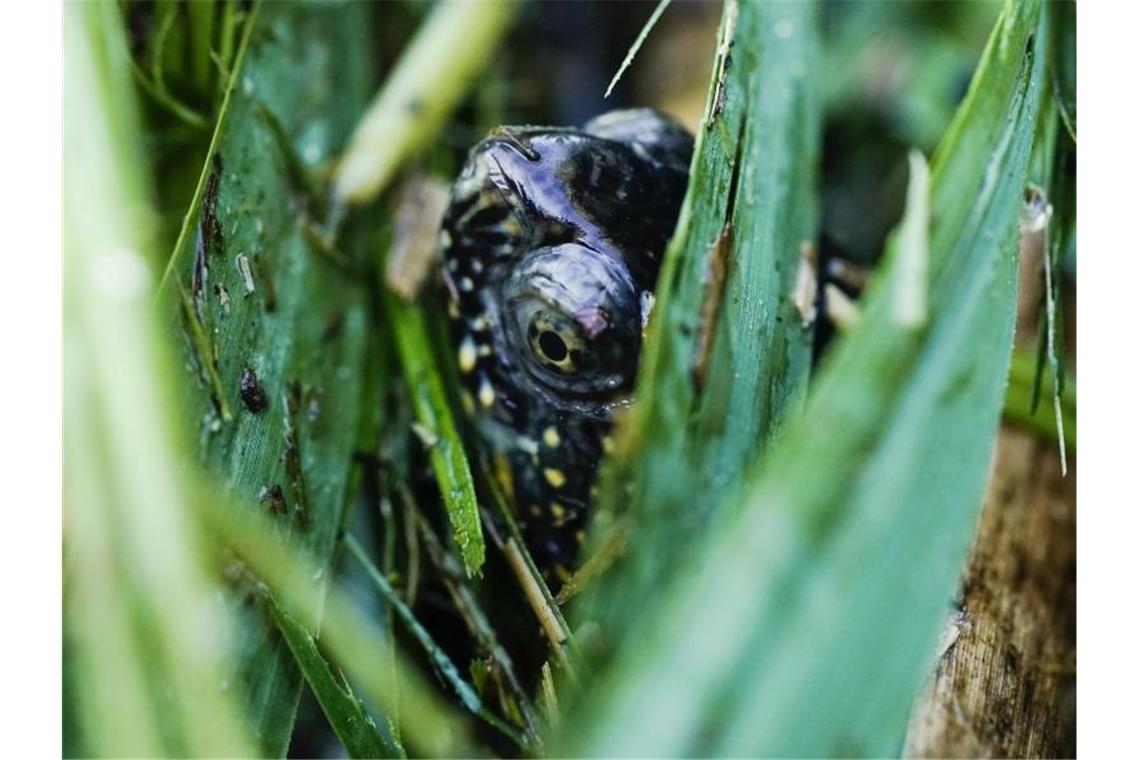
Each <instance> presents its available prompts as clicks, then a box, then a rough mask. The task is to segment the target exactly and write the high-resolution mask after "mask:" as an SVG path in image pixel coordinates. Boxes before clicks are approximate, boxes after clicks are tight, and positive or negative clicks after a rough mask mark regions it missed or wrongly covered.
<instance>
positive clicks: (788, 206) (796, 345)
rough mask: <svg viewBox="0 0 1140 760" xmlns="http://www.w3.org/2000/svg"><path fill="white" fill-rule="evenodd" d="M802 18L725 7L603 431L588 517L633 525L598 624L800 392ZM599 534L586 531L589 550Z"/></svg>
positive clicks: (687, 529)
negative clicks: (606, 446) (628, 395)
mask: <svg viewBox="0 0 1140 760" xmlns="http://www.w3.org/2000/svg"><path fill="white" fill-rule="evenodd" d="M815 27H816V6H815V4H814V3H810V2H786V3H751V2H749V3H737V2H735V0H729V1H728V2H726V3H725V9H724V17H723V20H722V23H721V32H720V43H719V46H718V52H717V57H716V62H715V64H714V67H713V70H714V75H713V81H712V82H711V83H710V86H709V93H708V103H707V106H706V113H705V117H704V122H703V125H702V126H701V128H700V129H699V132H698V135H697V145H696V153H695V156H694V159H693V165H692V171H691V176H690V181H689V189H688V194H687V196H686V198H685V202H684V205H683V207H682V210H681V215H680V220H679V221H678V225H677V231H676V234H675V236H674V238H673V240H672V242H671V243H670V245H669V248H668V251H667V252H666V254H665V256H666V258H665V262H664V265H663V268H662V272H661V276H660V280H659V283H658V290H657V301H656V304H655V305H654V307H653V311H652V316H651V319H650V327H649V337H648V339H647V342H646V344H645V350H644V355H643V358H642V366H641V371H640V376H639V378H638V382H637V402H636V404H635V405H634V409H633V411H632V413H631V415H630V417H629V418H628V419H626V420H625V423H626V424H624V425H619V428H618V431H617V433H616V435H617V450H616V452H615V454H614V455H613V457H612V458H611V460H610V465H611V467H610V472H608V473H607V474H605V475H604V476H603V493H602V494H601V498H600V504H599V513H598V515H597V517H596V518H595V520H596V525H597V526H598V527H600V528H605V527H609V526H612V525H615V524H616V523H617V521H618V520H619V518H620V517H621V516H622V515H623V514H625V513H628V515H629V518H630V519H632V521H633V522H634V523H635V527H633V528H632V531H633V533H635V534H636V535H637V541H635V542H632V544H631V546H630V548H629V551H628V553H627V555H626V556H625V557H623V559H622V562H623V564H624V567H622V566H619V567H618V568H615V570H617V571H618V572H610V573H608V574H607V575H606V576H605V579H604V582H602V583H600V584H599V585H600V586H601V587H603V588H602V589H601V591H600V592H599V595H597V596H596V597H595V602H596V606H595V608H594V614H595V615H597V616H599V617H601V618H602V619H609V620H610V622H611V623H612V622H614V621H617V620H622V619H625V618H626V617H627V612H628V610H627V609H626V608H625V606H624V602H622V601H621V600H628V599H636V598H644V597H645V596H646V595H648V594H650V593H652V590H653V586H654V585H655V584H656V583H657V579H660V578H662V577H664V576H665V575H666V573H667V571H668V570H669V569H670V568H671V566H673V565H675V564H677V563H678V562H679V560H680V558H681V556H683V555H682V552H683V551H684V549H685V547H686V546H689V545H690V544H691V543H692V541H691V537H692V535H693V532H694V531H695V530H697V529H699V526H700V525H701V524H702V523H703V521H704V520H705V519H706V518H707V517H708V515H709V514H711V513H712V512H713V511H714V510H715V509H716V508H717V507H718V505H719V504H720V503H721V502H722V500H723V499H724V498H725V497H726V496H727V495H728V494H730V493H732V491H733V490H734V489H735V487H736V485H737V483H738V479H739V475H740V473H741V472H742V471H743V469H744V468H745V466H746V465H747V464H748V463H749V462H751V461H752V460H753V459H754V458H755V456H756V454H757V452H758V451H760V450H761V449H762V448H763V447H764V445H765V442H766V441H767V440H768V439H769V437H770V436H771V435H772V433H773V430H774V428H775V426H776V424H777V422H778V421H779V419H780V416H781V414H782V413H783V412H784V411H785V410H786V409H787V408H788V406H789V404H791V403H792V402H793V401H795V400H796V399H799V398H800V396H801V394H802V388H803V386H804V383H805V381H806V378H807V373H808V369H809V365H810V360H811V330H810V329H809V328H808V327H805V325H804V324H803V321H802V319H801V317H800V315H799V314H798V312H797V311H796V309H795V306H794V304H793V301H792V293H793V290H794V287H795V280H796V274H797V269H798V264H799V259H800V255H801V249H802V247H803V246H804V244H805V243H809V242H810V241H812V240H814V238H815V224H816V214H817V210H816V205H817V204H816V200H815V184H816V164H817V158H818V153H819V139H820V132H819V125H820V115H819V104H818V99H817V97H816V92H815V89H814V85H813V84H812V77H811V74H812V71H813V67H814V62H815V61H816V59H817V58H818V42H817V38H816V28H815ZM730 51H731V65H729V64H730ZM628 483H632V493H630V492H628V491H627V490H626V488H627V484H628ZM604 541H605V539H604V538H601V537H599V536H598V535H597V532H595V544H594V545H595V546H596V545H599V544H600V543H602V542H604ZM620 628H621V626H618V625H616V624H615V625H612V626H610V629H611V630H607V632H606V633H607V635H612V636H614V637H618V636H620V635H621V630H620Z"/></svg>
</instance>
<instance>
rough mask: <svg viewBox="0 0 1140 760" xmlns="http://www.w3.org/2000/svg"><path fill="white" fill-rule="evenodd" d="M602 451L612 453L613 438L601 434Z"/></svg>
mask: <svg viewBox="0 0 1140 760" xmlns="http://www.w3.org/2000/svg"><path fill="white" fill-rule="evenodd" d="M602 451H604V452H606V453H607V454H612V453H614V439H613V438H611V437H610V436H608V435H606V436H602Z"/></svg>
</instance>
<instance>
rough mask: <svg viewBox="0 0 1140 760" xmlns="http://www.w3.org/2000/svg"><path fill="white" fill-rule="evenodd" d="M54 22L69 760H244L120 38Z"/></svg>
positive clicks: (111, 11) (103, 22) (101, 11)
mask: <svg viewBox="0 0 1140 760" xmlns="http://www.w3.org/2000/svg"><path fill="white" fill-rule="evenodd" d="M64 10H65V14H64V35H65V40H66V46H67V51H68V53H67V57H66V62H65V65H66V68H65V72H66V75H65V91H64V104H65V108H66V119H65V124H66V130H65V136H64V157H65V161H64V165H65V167H66V173H67V175H66V182H65V195H64V256H65V279H64V291H65V310H64V341H65V345H66V348H67V363H66V368H65V384H64V388H65V391H64V414H65V418H66V419H67V427H66V430H65V433H66V437H65V451H64V461H65V473H66V478H65V482H66V489H65V503H64V549H65V557H66V563H65V570H66V575H67V586H66V589H65V605H66V613H67V614H66V616H65V618H66V620H67V621H68V628H69V640H71V641H73V642H74V656H73V657H72V658H69V662H68V667H69V668H75V675H76V677H75V678H74V681H73V683H74V684H76V686H77V688H78V690H79V694H78V695H76V696H75V698H74V703H73V704H74V705H75V706H76V708H75V709H77V710H78V712H79V718H80V721H79V722H78V723H79V724H80V725H81V726H82V733H83V738H82V741H83V744H84V746H83V751H84V752H85V753H89V754H102V755H110V756H139V755H141V756H160V755H200V756H218V755H221V756H235V755H246V754H249V753H251V752H253V751H254V750H253V745H252V742H251V740H250V739H251V737H250V736H248V734H247V732H246V730H245V726H244V725H242V723H241V722H240V720H238V718H237V716H239V715H240V713H239V712H237V711H236V710H235V709H234V707H235V706H234V705H233V704H232V695H230V694H227V693H225V691H224V689H223V687H222V684H223V683H224V672H225V670H224V668H225V665H226V663H225V662H224V655H223V653H224V643H225V641H226V637H227V635H228V633H229V631H228V627H227V625H226V620H225V619H224V617H223V616H222V615H221V614H219V613H220V610H219V608H218V607H217V605H216V604H214V602H213V596H214V589H213V586H212V584H211V582H210V578H209V576H208V572H209V569H208V568H207V567H206V565H205V563H204V562H203V561H202V554H201V536H200V535H199V531H198V529H197V525H196V523H195V521H194V519H193V515H192V513H191V512H190V511H189V508H190V504H189V503H188V499H187V497H186V493H187V491H188V486H189V485H190V484H192V482H193V481H192V479H189V478H186V477H184V475H185V473H184V472H183V465H182V463H183V461H184V457H185V452H184V450H183V447H180V446H178V445H176V444H175V443H174V442H175V441H176V440H177V436H176V435H175V431H176V429H177V425H176V424H175V422H174V419H175V415H173V414H172V412H171V410H172V405H171V403H170V398H169V392H168V389H169V387H170V385H169V383H168V380H169V378H170V377H171V374H172V373H171V371H170V370H171V367H170V363H169V360H170V357H169V355H168V353H167V348H168V347H167V346H166V345H165V343H164V342H163V341H162V338H161V336H160V335H159V334H158V331H157V330H156V329H155V320H154V318H153V317H154V313H153V302H152V293H153V291H152V280H151V275H150V271H149V268H148V266H147V261H148V256H147V251H146V248H147V246H148V245H149V244H150V242H151V238H150V232H151V231H152V229H153V223H154V217H153V207H152V205H151V199H152V197H153V194H152V193H151V188H150V186H149V182H148V181H147V179H146V176H147V174H146V168H145V165H144V162H143V158H142V156H141V154H140V151H139V147H138V143H137V142H136V138H137V135H138V130H139V120H138V112H137V103H136V101H135V98H134V89H133V85H132V83H131V75H130V68H129V58H128V53H127V42H126V36H125V33H124V30H123V27H122V24H121V18H120V16H119V9H118V7H117V6H116V5H113V4H98V3H96V4H73V5H68V6H67V7H66V8H65V9H64ZM186 610H193V611H194V613H195V615H194V618H193V620H192V624H191V622H190V621H188V620H187V619H186V616H185V614H184V612H185V611H186ZM73 746H74V745H73Z"/></svg>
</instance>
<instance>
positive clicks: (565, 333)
mask: <svg viewBox="0 0 1140 760" xmlns="http://www.w3.org/2000/svg"><path fill="white" fill-rule="evenodd" d="M526 338H527V344H528V345H529V346H530V351H531V353H532V354H533V355H534V358H535V359H536V360H537V361H538V363H539V364H540V365H542V366H543V367H545V368H547V369H549V370H553V371H554V372H557V373H558V374H560V375H573V374H575V373H576V372H578V371H579V370H580V369H581V367H580V366H579V365H580V363H581V361H582V358H583V353H584V352H585V351H586V350H587V347H586V345H585V342H584V341H583V339H582V336H581V334H580V329H577V328H576V327H575V325H574V324H573V321H572V320H570V319H569V318H567V317H565V316H563V315H561V314H558V313H556V312H552V311H550V310H549V309H543V308H539V309H536V310H534V311H533V312H532V313H531V314H530V321H529V324H528V325H527V328H526Z"/></svg>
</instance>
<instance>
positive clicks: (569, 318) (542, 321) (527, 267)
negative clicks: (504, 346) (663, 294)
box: [502, 243, 641, 398]
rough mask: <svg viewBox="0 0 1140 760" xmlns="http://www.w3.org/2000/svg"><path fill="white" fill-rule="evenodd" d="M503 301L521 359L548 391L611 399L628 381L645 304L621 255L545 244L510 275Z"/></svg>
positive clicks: (638, 345) (510, 338)
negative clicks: (621, 263)
mask: <svg viewBox="0 0 1140 760" xmlns="http://www.w3.org/2000/svg"><path fill="white" fill-rule="evenodd" d="M502 303H503V304H504V308H505V310H506V314H508V315H509V317H508V318H507V319H504V320H503V323H504V326H505V329H506V339H507V343H508V345H509V346H510V347H511V349H512V351H513V355H514V356H515V357H517V358H518V366H520V367H521V368H522V369H523V370H525V373H526V375H527V376H528V377H529V379H530V380H531V381H533V382H534V383H536V384H537V385H539V386H541V387H542V388H543V389H544V390H545V391H548V392H551V393H554V394H561V395H564V396H571V397H575V398H590V397H592V398H610V397H613V396H614V394H617V393H621V392H623V391H624V390H625V389H627V388H628V387H629V385H630V383H631V382H632V380H633V376H634V374H635V373H636V370H637V355H638V351H639V350H640V348H641V317H640V311H641V310H640V304H639V302H638V299H637V296H636V294H635V293H634V291H633V289H632V287H630V285H629V283H628V276H627V275H626V274H625V272H624V270H621V269H619V268H618V264H617V263H615V262H614V261H612V260H610V259H607V258H605V257H603V256H601V255H600V254H598V253H597V252H595V251H593V250H591V249H588V248H585V247H583V246H580V245H577V244H573V243H564V244H561V245H556V246H551V247H549V248H542V249H538V250H536V251H533V252H530V253H528V254H527V255H526V257H525V259H524V260H523V262H522V263H520V264H519V266H518V267H517V268H516V269H515V270H514V271H513V272H512V273H511V275H510V277H509V278H507V280H506V281H505V282H504V285H503V293H502Z"/></svg>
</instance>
